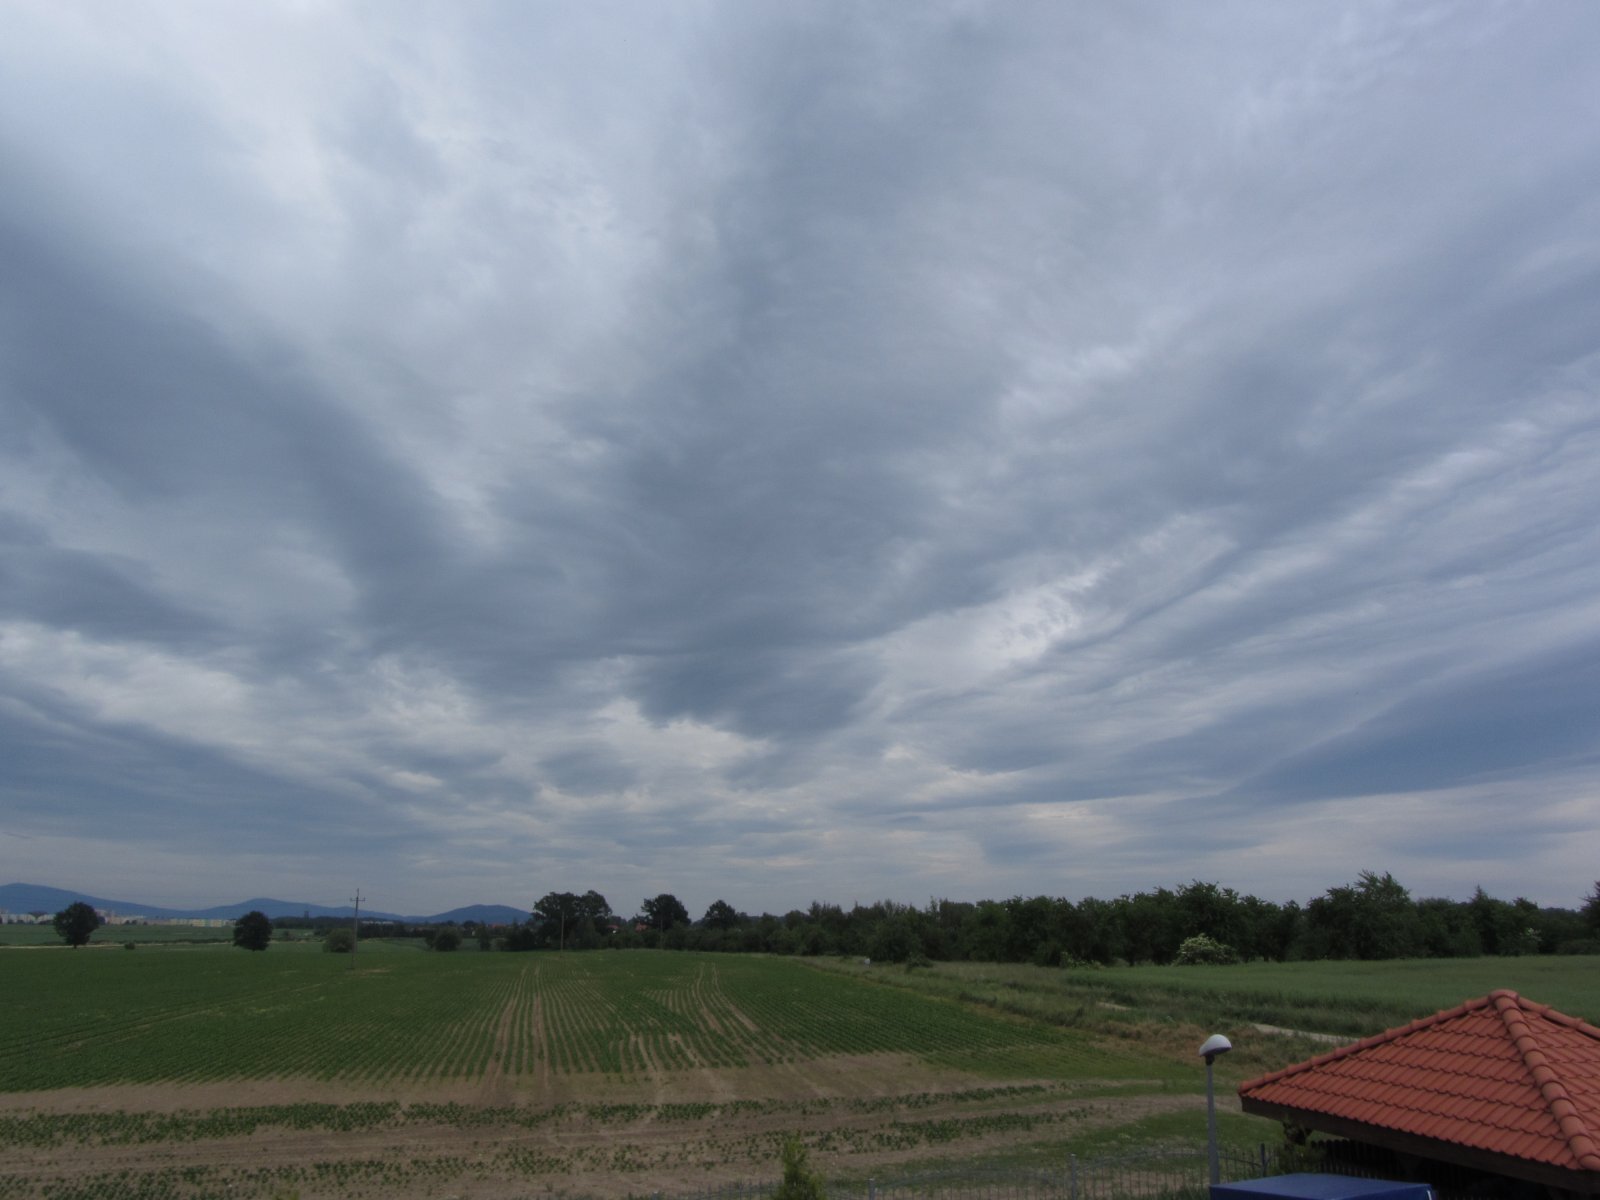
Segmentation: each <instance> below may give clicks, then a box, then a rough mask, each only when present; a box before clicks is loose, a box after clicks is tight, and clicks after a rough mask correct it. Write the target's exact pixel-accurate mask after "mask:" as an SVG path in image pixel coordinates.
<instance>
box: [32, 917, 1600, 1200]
mask: <svg viewBox="0 0 1600 1200" xmlns="http://www.w3.org/2000/svg"><path fill="white" fill-rule="evenodd" d="M353 965H354V968H355V969H352V960H351V959H350V958H349V957H347V956H339V955H329V954H324V953H321V952H319V950H318V949H317V947H316V946H315V944H313V943H306V942H301V943H291V944H286V945H285V944H274V946H273V947H272V949H271V950H269V951H268V952H267V953H265V954H250V953H246V952H243V951H239V950H235V949H233V948H231V947H229V946H227V945H225V944H210V945H206V944H188V943H171V944H168V945H156V944H147V945H141V946H140V947H139V948H138V949H137V950H136V951H134V952H131V953H130V952H124V951H122V950H121V949H120V948H119V943H117V942H112V943H111V944H109V945H101V946H97V947H91V948H89V949H86V950H82V951H69V950H66V949H64V948H61V947H52V948H21V947H7V948H0V985H3V986H0V1022H3V1023H0V1030H3V1032H0V1198H10V1197H23V1196H36V1195H49V1196H52V1197H55V1198H56V1200H90V1198H95V1200H115V1198H119V1197H158V1196H159V1197H194V1196H210V1195H218V1194H222V1193H228V1194H231V1195H236V1196H261V1197H272V1196H280V1195H285V1194H290V1193H297V1194H298V1195H299V1196H300V1197H301V1200H310V1198H311V1197H315V1196H330V1197H333V1196H337V1197H347V1196H372V1197H378V1196H383V1197H405V1196H430V1195H469V1194H470V1195H474V1196H479V1195H482V1196H491V1195H524V1194H529V1193H532V1192H548V1191H550V1190H552V1189H560V1190H563V1191H566V1192H567V1193H569V1194H587V1195H597V1196H613V1197H623V1196H628V1195H637V1194H643V1193H648V1192H655V1191H660V1192H664V1193H669V1194H670V1193H672V1192H674V1191H677V1192H694V1191H700V1190H703V1189H704V1188H705V1187H707V1186H710V1185H712V1184H717V1183H730V1182H734V1181H736V1180H745V1179H750V1178H759V1177H761V1176H762V1175H763V1173H764V1172H766V1173H769V1172H770V1170H771V1168H772V1164H774V1163H775V1161H776V1155H777V1148H778V1146H779V1144H780V1142H781V1140H782V1138H783V1137H784V1136H785V1135H787V1134H789V1133H798V1134H799V1135H800V1136H801V1137H802V1138H803V1140H804V1142H805V1144H806V1146H807V1147H808V1149H809V1150H810V1152H811V1153H812V1156H813V1160H814V1161H815V1162H816V1163H817V1164H818V1166H819V1167H820V1168H821V1169H822V1170H824V1171H825V1172H826V1173H827V1174H828V1175H829V1176H830V1177H831V1178H834V1179H836V1180H837V1179H856V1180H861V1179H864V1178H866V1177H867V1176H868V1175H875V1176H876V1177H877V1178H879V1179H883V1178H886V1177H888V1178H892V1177H895V1176H897V1175H905V1174H907V1173H910V1172H913V1171H922V1170H929V1169H948V1168H953V1167H962V1168H970V1167H973V1166H974V1165H984V1164H988V1165H1002V1164H1006V1165H1027V1166H1030V1167H1044V1168H1059V1167H1060V1166H1061V1164H1062V1163H1063V1162H1064V1161H1065V1160H1066V1157H1067V1155H1069V1154H1076V1155H1079V1156H1088V1155H1094V1154H1099V1153H1106V1152H1125V1151H1128V1150H1134V1149H1141V1150H1148V1149H1150V1148H1173V1147H1190V1148H1192V1147H1195V1146H1197V1145H1198V1144H1199V1141H1200V1138H1201V1136H1202V1131H1203V1113H1202V1111H1201V1108H1200V1105H1201V1103H1202V1096H1201V1091H1202V1089H1203V1081H1204V1072H1203V1070H1202V1069H1201V1066H1200V1064H1199V1062H1198V1060H1197V1058H1196V1056H1195V1047H1196V1046H1197V1045H1198V1044H1199V1041H1200V1040H1201V1039H1202V1037H1203V1036H1204V1034H1205V1033H1208V1032H1213V1031H1220V1032H1225V1033H1227V1034H1229V1036H1230V1037H1232V1038H1233V1039H1234V1042H1235V1047H1236V1049H1235V1052H1234V1053H1233V1054H1231V1055H1229V1056H1227V1057H1226V1058H1224V1059H1223V1060H1222V1061H1221V1064H1220V1067H1221V1072H1220V1077H1221V1078H1222V1079H1223V1080H1224V1082H1225V1084H1226V1085H1229V1086H1227V1087H1226V1088H1225V1096H1226V1093H1227V1092H1228V1091H1231V1084H1233V1083H1236V1082H1237V1081H1238V1080H1239V1079H1241V1078H1244V1077H1246V1076H1248V1075H1252V1074H1256V1073H1259V1072H1261V1071H1263V1070H1267V1069H1272V1068H1274V1067H1277V1066H1281V1065H1284V1064H1286V1063H1288V1062H1292V1061H1294V1060H1296V1059H1298V1058H1303V1057H1306V1056H1308V1055H1310V1054H1313V1053H1318V1052H1320V1051H1322V1050H1325V1049H1326V1048H1327V1047H1326V1046H1325V1045H1322V1044H1318V1043H1313V1042H1309V1041H1304V1040H1301V1039H1297V1038H1294V1037H1283V1036H1276V1035H1268V1034H1264V1033H1262V1032H1259V1031H1258V1030H1257V1029H1256V1028H1254V1026H1255V1025H1257V1024H1274V1025H1285V1026H1289V1027H1291V1028H1299V1029H1305V1030H1311V1031H1335V1032H1341V1033H1350V1034H1359V1033H1365V1032H1372V1031H1374V1030H1375V1029H1379V1028H1383V1027H1384V1026H1386V1025H1391V1024H1398V1023H1401V1022H1403V1021H1405V1020H1409V1019H1411V1018H1413V1017H1416V1016H1421V1015H1425V1014H1426V1013H1429V1012H1432V1011H1435V1010H1436V1009H1438V1008H1442V1007H1447V1006H1449V1005H1453V1004H1455V1003H1459V1002H1460V1001H1461V1000H1464V999H1467V998H1469V997H1471V996H1475V995H1482V994H1483V993H1484V992H1486V991H1488V990H1490V989H1491V988H1493V987H1496V986H1510V987H1514V988H1517V989H1518V990H1520V991H1523V992H1524V993H1525V994H1527V995H1529V996H1531V997H1532V998H1534V999H1536V1000H1544V1001H1548V1002H1552V1003H1555V1004H1556V1005H1557V1007H1560V1008H1562V1009H1564V1010H1565V1011H1569V1012H1576V1013H1578V1014H1579V1015H1589V1013H1590V1009H1589V1007H1588V1006H1589V1005H1591V1003H1592V1001H1591V1000H1590V996H1591V995H1592V982H1593V980H1594V978H1595V975H1596V971H1597V968H1600V960H1596V959H1573V958H1562V959H1509V960H1508V959H1482V960H1472V961H1462V962H1450V963H1444V964H1440V963H1434V962H1428V963H1383V964H1351V963H1318V964H1289V965H1264V964H1257V965H1253V966H1248V967H1227V968H1167V969H1153V968H1133V969H1128V968H1124V969H1108V970H1105V971H1075V970H1074V971H1061V970H1046V969H1040V968H1032V967H1011V966H997V965H993V964H989V965H980V964H941V965H937V966H935V967H933V968H931V969H918V970H909V971H908V970H906V969H905V968H903V967H889V966H867V965H863V964H861V963H860V962H857V961H843V960H826V961H819V960H795V959H781V958H766V957H758V956H735V955H726V956H724V955H707V954H689V953H672V952H655V951H629V952H592V953H569V954H559V953H534V954H484V953H480V952H477V951H476V950H473V951H469V952H458V953H455V954H429V953H425V952H423V951H421V950H420V948H419V947H418V945H417V943H415V942H394V943H386V942H382V941H373V942H365V943H363V944H362V947H361V952H360V954H359V956H358V957H357V958H356V960H355V962H354V964H353ZM1228 1107H1229V1105H1228V1104H1227V1103H1225V1105H1224V1118H1223V1134H1224V1138H1225V1140H1227V1141H1229V1142H1231V1143H1234V1144H1250V1145H1252V1146H1253V1145H1254V1144H1255V1143H1256V1142H1258V1141H1259V1142H1267V1141H1272V1140H1274V1139H1275V1138H1276V1137H1277V1136H1278V1131H1277V1129H1276V1127H1275V1126H1273V1125H1272V1124H1271V1123H1270V1122H1263V1121H1260V1120H1258V1119H1255V1118H1250V1117H1245V1116H1243V1115H1242V1114H1239V1113H1238V1112H1237V1110H1236V1108H1235V1109H1234V1111H1233V1112H1228V1111H1227V1110H1228Z"/></svg>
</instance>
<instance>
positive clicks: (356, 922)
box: [350, 888, 361, 971]
mask: <svg viewBox="0 0 1600 1200" xmlns="http://www.w3.org/2000/svg"><path fill="white" fill-rule="evenodd" d="M351 902H352V903H353V904H354V905H355V906H356V915H355V917H354V918H353V919H352V920H351V922H350V933H351V934H352V935H353V936H352V937H351V939H350V969H351V970H352V971H354V970H355V969H356V947H357V946H359V945H360V944H361V889H360V888H357V889H356V894H355V895H354V896H352V897H351Z"/></svg>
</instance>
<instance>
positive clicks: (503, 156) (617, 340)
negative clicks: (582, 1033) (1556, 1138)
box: [0, 3, 1600, 915]
mask: <svg viewBox="0 0 1600 1200" xmlns="http://www.w3.org/2000/svg"><path fill="white" fill-rule="evenodd" d="M8 24H9V25H10V26H11V29H10V31H9V32H8V36H7V38H6V39H5V42H4V44H3V45H0V162H3V163H4V167H5V177H6V179H7V181H8V183H7V186H6V188H4V189H3V190H0V264H3V270H0V762H3V763H4V766H3V768H0V796H3V798H4V805H3V812H0V846H3V849H0V861H3V864H4V866H3V870H4V873H5V874H7V875H8V876H9V877H12V878H18V879H29V880H34V881H38V882H45V883H56V884H60V885H62V886H80V887H84V888H86V889H88V890H92V891H95V892H98V893H100V894H117V893H119V892H121V893H130V894H135V895H137V896H138V897H139V898H141V899H144V900H147V901H148V902H150V903H171V904H182V903H200V902H204V903H214V902H219V901H222V900H227V899H232V898H237V896H244V895H247V894H250V895H254V894H262V893H268V894H280V895H293V896H294V897H297V898H304V899H307V900H311V901H318V902H334V901H336V900H337V899H338V898H340V897H342V896H343V895H344V894H345V892H344V890H342V889H351V888H354V887H356V886H358V885H359V886H360V887H362V889H363V892H364V894H365V895H368V896H369V897H370V898H371V902H372V903H373V904H375V905H376V906H377V907H379V908H384V909H389V910H395V911H399V910H404V911H423V910H427V909H429V908H437V909H443V908H447V907H451V906H454V905H457V904H462V903H467V902H472V901H479V900H491V901H498V902H507V903H530V904H531V902H532V900H533V899H534V898H536V897H537V896H538V895H540V894H542V893H543V892H545V891H549V890H579V891H581V890H585V889H588V888H597V889H598V890H600V891H602V892H604V893H605V894H606V895H607V897H608V898H609V899H610V900H611V902H612V903H613V905H614V906H616V907H618V908H619V909H629V908H630V906H631V905H633V904H634V903H635V902H636V901H637V899H639V898H642V897H644V896H646V895H654V894H656V893H657V892H659V891H663V890H666V891H673V892H675V893H677V894H678V895H680V896H681V897H682V898H683V899H684V900H685V903H686V904H687V905H688V906H689V908H690V910H691V912H692V913H694V914H695V915H698V914H699V912H700V911H702V910H703V908H704V906H705V905H706V904H708V903H709V902H710V901H711V900H713V899H715V898H717V897H723V898H726V899H727V900H729V901H730V902H731V903H733V904H734V905H735V906H736V907H739V908H744V909H750V910H752V911H756V910H762V909H770V910H774V911H783V910H784V909H787V908H791V907H797V906H803V905H804V904H805V903H807V902H808V901H809V900H810V899H812V898H825V899H829V900H834V901H839V902H844V903H849V902H850V901H851V900H862V901H868V900H873V899H878V898H883V897H893V898H896V899H902V900H910V901H914V902H920V901H923V900H925V899H927V898H928V897H930V896H935V895H937V896H950V897H954V898H961V899H971V898H976V897H980V896H994V897H1001V896H1005V895H1011V894H1016V893H1024V894H1034V893H1040V892H1044V893H1050V894H1054V895H1065V896H1069V897H1073V898H1076V897H1079V896H1082V895H1086V894H1095V895H1102V896H1105V895H1114V894H1118V893H1121V892H1125V891H1133V890H1137V889H1139V888H1145V887H1153V886H1158V885H1173V884H1177V883H1182V882H1185V881H1187V880H1188V879H1191V878H1201V879H1214V880H1218V881H1220V882H1223V883H1225V884H1227V885H1230V886H1234V887H1237V888H1239V889H1240V890H1244V891H1255V892H1257V893H1259V894H1262V895H1264V896H1267V897H1270V898H1274V899H1289V898H1299V899H1304V898H1306V897H1308V896H1310V895H1315V894H1318V893H1320V892H1321V891H1322V890H1324V889H1325V888H1327V887H1329V886H1332V885H1334V884H1338V883H1343V882H1347V881H1348V880H1350V879H1353V878H1354V877H1355V875H1356V873H1357V872H1358V871H1359V870H1362V869H1366V868H1373V869H1378V870H1389V871H1393V872H1394V873H1395V875H1396V876H1398V877H1399V878H1400V879H1401V880H1402V881H1403V882H1405V883H1407V884H1408V885H1409V886H1411V887H1412V889H1413V891H1415V892H1417V893H1419V894H1447V895H1456V896H1465V895H1466V894H1468V893H1470V891H1471V889H1472V887H1473V886H1475V885H1477V884H1480V883H1481V884H1482V885H1483V886H1484V887H1486V888H1487V889H1488V890H1489V891H1490V892H1491V893H1493V894H1496V895H1500V896H1503V897H1507V898H1509V897H1511V896H1513V895H1526V896H1528V897H1530V898H1532V899H1536V900H1538V901H1540V902H1542V903H1555V904H1564V905H1575V904H1576V903H1577V902H1578V901H1579V900H1580V898H1581V897H1582V895H1583V894H1584V893H1585V892H1587V890H1588V889H1589V886H1590V884H1591V882H1592V879H1593V875H1594V867H1593V860H1592V855H1591V854H1590V853H1588V850H1589V848H1592V846H1593V845H1594V844H1595V838H1596V835H1597V834H1600V803H1597V801H1600V703H1597V702H1596V697H1597V696H1600V599H1597V597H1600V232H1597V231H1600V199H1597V193H1596V191H1595V189H1594V186H1593V183H1594V180H1595V179H1597V178H1600V134H1597V133H1596V130H1600V77H1597V76H1596V74H1595V72H1594V71H1593V69H1592V66H1591V64H1590V62H1589V56H1588V55H1587V54H1586V53H1585V51H1584V48H1585V47H1587V46H1592V45H1594V44H1595V43H1596V41H1597V39H1600V10H1591V9H1588V8H1584V7H1582V6H1569V7H1566V8H1562V9H1559V10H1551V9H1548V8H1544V9H1533V8H1529V7H1522V6H1516V5H1512V6H1504V7H1499V8H1495V9H1492V10H1491V9H1487V8H1485V7H1483V6H1479V5H1459V6H1458V5H1421V6H1419V5H1416V4H1406V5H1391V4H1369V5H1361V6H1356V7H1354V8H1344V9H1340V10H1338V11H1327V12H1310V11H1306V10H1300V9H1291V8H1286V7H1284V6H1280V5H1273V4H1265V3H1262V4H1242V5H1233V6H1224V7H1222V8H1207V9H1194V10H1188V9H1179V8H1172V7H1170V6H1146V5H1128V6H1124V7H1121V8H1119V9H1117V10H1116V11H1114V12H1113V11H1088V10H1085V11H1065V10H1061V9H1059V6H1050V5H998V4H996V5H989V4H980V3H950V4H933V5H923V6H918V7H917V8H916V9H914V10H913V9H906V10H900V9H893V10H890V9H884V10H881V11H880V10H867V9H862V8H860V7H859V6H851V5H835V4H828V3H823V4H816V5H808V6H805V7H803V8H799V9H796V8H794V7H793V6H784V5H777V4H744V3H739V4H735V3H706V4H686V5H675V6H671V7H670V8H658V7H655V6H647V5H629V4H600V5H593V6H583V7H582V8H574V7H570V6H554V5H552V6H542V5H520V4H519V5H509V4H508V5H499V4H490V3H480V4H472V5H443V4H440V5H423V6H416V7H412V8H407V9H403V10H402V9H395V8H392V7H389V6H383V5H359V4H354V5H348V6H341V7H339V8H335V9H319V8H310V9H307V8H301V7H298V6H292V5H280V6H275V7H268V8H264V9H257V10H252V11H248V12H247V11H242V10H236V9H217V10H214V11H192V10H184V11H182V12H179V11H178V10H176V9H174V8H172V7H171V6H166V5H161V4H129V5H119V6H118V7H117V8H116V9H115V10H108V9H91V8H88V7H82V6H70V5H68V6H58V5H51V6H45V5H38V6H33V7H24V8H21V9H18V10H16V11H15V12H14V13H13V14H12V20H11V21H10V22H8Z"/></svg>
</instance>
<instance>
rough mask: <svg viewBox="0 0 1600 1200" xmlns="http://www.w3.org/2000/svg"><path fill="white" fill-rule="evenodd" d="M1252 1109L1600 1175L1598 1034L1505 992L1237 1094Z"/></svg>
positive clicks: (1295, 1068) (1302, 1065)
mask: <svg viewBox="0 0 1600 1200" xmlns="http://www.w3.org/2000/svg"><path fill="white" fill-rule="evenodd" d="M1239 1095H1240V1098H1241V1100H1242V1101H1243V1102H1244V1105H1245V1108H1246V1109H1247V1110H1248V1109H1249V1107H1250V1104H1251V1102H1252V1101H1260V1102H1262V1103H1265V1104H1270V1105H1274V1106H1277V1107H1282V1108H1288V1109H1292V1110H1299V1111H1300V1112H1302V1113H1304V1114H1305V1115H1306V1116H1307V1117H1314V1116H1315V1115H1316V1114H1319V1113H1320V1114H1323V1115H1327V1116H1333V1117H1340V1118H1343V1119H1345V1120H1351V1121H1359V1122H1361V1123H1362V1124H1366V1125H1372V1126H1376V1127H1379V1128H1385V1129H1390V1130H1394V1131H1397V1132H1404V1133H1409V1134H1413V1135H1416V1136H1420V1137H1426V1138H1432V1139H1436V1140H1439V1141H1444V1142H1450V1143H1453V1144H1456V1145H1460V1146H1465V1147H1470V1148H1473V1149H1477V1150H1486V1151H1490V1152H1493V1153H1498V1154H1506V1155H1512V1156H1514V1157H1518V1158H1524V1159H1528V1160H1530V1161H1534V1162H1539V1163H1548V1164H1553V1165H1556V1166H1562V1167H1566V1168H1569V1169H1571V1170H1574V1171H1582V1172H1597V1171H1600V1029H1597V1028H1596V1027H1595V1026H1593V1025H1590V1024H1588V1023H1587V1022H1585V1021H1581V1020H1579V1019H1578V1018H1576V1017H1569V1016H1567V1015H1566V1014H1564V1013H1559V1012H1556V1011H1555V1010H1554V1009H1552V1008H1550V1007H1549V1006H1548V1005H1543V1004H1536V1003H1534V1002H1532V1001H1530V1000H1526V999H1524V998H1523V997H1521V996H1518V995H1517V994H1516V993H1515V992H1511V991H1497V992H1491V993H1489V995H1487V996H1484V997H1481V998H1479V999H1477V1000H1469V1001H1467V1002H1466V1003H1465V1004H1462V1005H1458V1006H1457V1007H1455V1008H1452V1009H1448V1010H1446V1011H1444V1012H1441V1013H1437V1014H1435V1015H1434V1016H1432V1017H1427V1018H1424V1019H1422V1020H1420V1021H1413V1022H1412V1023H1411V1024H1409V1025H1405V1026H1402V1027H1401V1028H1399V1029H1391V1030H1389V1031H1388V1032H1387V1033H1383V1034H1379V1035H1377V1036H1376V1037H1370V1038H1364V1039H1362V1040H1361V1041H1359V1042H1356V1043H1355V1044H1354V1045H1350V1046H1345V1047H1342V1048H1340V1049H1338V1050H1334V1051H1331V1052H1329V1053H1325V1054H1319V1055H1318V1056H1317V1057H1316V1058H1313V1059H1310V1060H1308V1061H1306V1062H1303V1063H1299V1064H1297V1065H1295V1066H1292V1067H1288V1068H1285V1069H1284V1070H1281V1071H1274V1072H1273V1073H1272V1074H1270V1075H1264V1076H1262V1077H1261V1078H1259V1079H1253V1080H1251V1081H1249V1082H1248V1083H1245V1084H1243V1085H1241V1086H1240V1088H1239Z"/></svg>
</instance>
